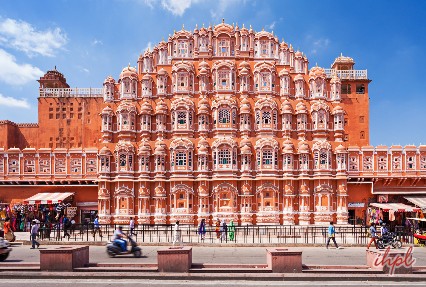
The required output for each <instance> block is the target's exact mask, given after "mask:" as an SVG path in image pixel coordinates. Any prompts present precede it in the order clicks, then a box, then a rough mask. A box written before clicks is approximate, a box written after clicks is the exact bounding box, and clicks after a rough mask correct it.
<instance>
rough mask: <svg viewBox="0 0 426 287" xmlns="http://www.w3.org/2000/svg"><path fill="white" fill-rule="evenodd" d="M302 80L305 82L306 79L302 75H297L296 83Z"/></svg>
mask: <svg viewBox="0 0 426 287" xmlns="http://www.w3.org/2000/svg"><path fill="white" fill-rule="evenodd" d="M300 80H302V81H304V80H305V78H303V76H302V74H297V75H296V77H294V81H295V82H296V81H300Z"/></svg>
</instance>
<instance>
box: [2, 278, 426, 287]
mask: <svg viewBox="0 0 426 287" xmlns="http://www.w3.org/2000/svg"><path fill="white" fill-rule="evenodd" d="M142 283H143V286H155V287H163V286H221V287H228V286H229V287H246V286H283V285H286V286H301V287H302V286H306V287H310V286H354V287H355V286H401V287H402V286H404V287H405V286H424V282H404V281H398V282H383V281H348V282H342V281H309V282H307V281H284V282H283V281H272V282H271V281H241V280H226V281H225V280H224V281H207V280H206V281H192V280H191V281H189V280H182V281H174V280H172V281H169V280H143V281H141V280H138V279H66V280H58V279H14V280H13V282H11V281H9V280H4V281H3V282H0V286H7V287H20V286H32V287H45V286H61V287H72V286H93V287H96V286H99V287H100V286H117V285H120V286H128V287H133V286H141V284H142Z"/></svg>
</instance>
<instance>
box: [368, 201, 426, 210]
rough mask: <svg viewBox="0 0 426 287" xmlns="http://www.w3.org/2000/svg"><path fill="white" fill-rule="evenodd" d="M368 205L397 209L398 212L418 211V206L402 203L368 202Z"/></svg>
mask: <svg viewBox="0 0 426 287" xmlns="http://www.w3.org/2000/svg"><path fill="white" fill-rule="evenodd" d="M370 206H374V207H378V208H380V209H383V211H389V210H393V211H398V212H413V211H420V208H417V207H414V206H410V205H406V204H403V203H370Z"/></svg>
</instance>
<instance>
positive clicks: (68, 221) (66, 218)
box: [62, 214, 71, 239]
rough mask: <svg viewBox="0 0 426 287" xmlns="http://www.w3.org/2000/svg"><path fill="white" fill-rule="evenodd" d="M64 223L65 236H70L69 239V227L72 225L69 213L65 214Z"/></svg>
mask: <svg viewBox="0 0 426 287" xmlns="http://www.w3.org/2000/svg"><path fill="white" fill-rule="evenodd" d="M62 225H63V228H64V237H63V238H65V237H66V236H68V239H70V234H69V233H68V229H69V228H70V227H71V221H70V219H69V218H68V217H67V215H66V214H65V215H64V218H63V219H62Z"/></svg>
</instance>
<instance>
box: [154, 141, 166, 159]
mask: <svg viewBox="0 0 426 287" xmlns="http://www.w3.org/2000/svg"><path fill="white" fill-rule="evenodd" d="M154 154H156V155H164V154H166V144H165V143H164V141H163V139H162V138H159V139H158V140H157V142H156V143H155V151H154Z"/></svg>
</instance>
